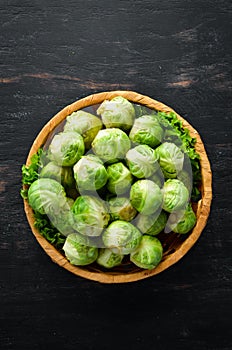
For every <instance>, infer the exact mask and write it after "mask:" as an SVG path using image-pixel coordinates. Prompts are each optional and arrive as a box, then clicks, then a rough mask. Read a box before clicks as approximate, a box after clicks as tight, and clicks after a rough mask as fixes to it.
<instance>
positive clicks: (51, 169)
mask: <svg viewBox="0 0 232 350" xmlns="http://www.w3.org/2000/svg"><path fill="white" fill-rule="evenodd" d="M39 177H40V178H45V177H46V178H49V179H54V180H56V181H58V182H59V183H61V185H62V186H64V188H65V189H66V188H73V187H75V180H74V177H73V170H72V168H70V167H61V166H59V165H57V164H56V163H54V162H49V163H48V164H46V165H45V166H44V167H43V168H42V169H41V171H40V174H39Z"/></svg>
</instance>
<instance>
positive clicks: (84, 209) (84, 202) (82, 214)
mask: <svg viewBox="0 0 232 350" xmlns="http://www.w3.org/2000/svg"><path fill="white" fill-rule="evenodd" d="M72 212H73V214H74V215H73V218H74V223H73V228H74V229H75V230H76V231H78V232H80V233H81V234H83V235H87V236H100V234H101V232H102V230H103V228H104V227H106V226H107V224H108V221H109V219H110V215H109V213H108V208H107V207H106V205H105V203H104V202H103V201H102V200H100V199H98V198H95V197H93V196H80V197H78V198H77V199H76V200H75V202H74V204H73V206H72Z"/></svg>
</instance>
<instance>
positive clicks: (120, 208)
mask: <svg viewBox="0 0 232 350" xmlns="http://www.w3.org/2000/svg"><path fill="white" fill-rule="evenodd" d="M109 211H110V216H111V220H124V221H131V220H132V219H134V217H135V215H136V214H137V211H136V210H135V208H133V207H132V205H131V203H130V200H129V199H128V198H126V197H113V198H110V199H109Z"/></svg>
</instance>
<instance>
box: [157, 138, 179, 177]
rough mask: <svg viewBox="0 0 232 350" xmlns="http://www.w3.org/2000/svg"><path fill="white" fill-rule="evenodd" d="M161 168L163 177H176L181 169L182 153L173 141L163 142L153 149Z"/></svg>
mask: <svg viewBox="0 0 232 350" xmlns="http://www.w3.org/2000/svg"><path fill="white" fill-rule="evenodd" d="M155 153H156V155H157V157H158V161H159V164H160V167H161V170H162V172H163V174H164V177H165V178H170V179H173V178H176V177H177V174H178V173H179V172H180V171H181V170H182V168H183V163H184V153H183V152H182V151H181V150H180V148H179V147H177V146H176V145H175V144H174V143H171V142H164V143H162V145H160V146H158V147H157V148H156V149H155Z"/></svg>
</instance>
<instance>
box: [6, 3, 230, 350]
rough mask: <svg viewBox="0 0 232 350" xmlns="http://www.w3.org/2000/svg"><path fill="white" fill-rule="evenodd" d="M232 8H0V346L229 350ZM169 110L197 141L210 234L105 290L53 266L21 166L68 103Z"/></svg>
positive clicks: (149, 5) (47, 5)
mask: <svg viewBox="0 0 232 350" xmlns="http://www.w3.org/2000/svg"><path fill="white" fill-rule="evenodd" d="M231 22H232V2H231V1H230V0H218V1H215V0H196V1H193V0H169V1H168V0H163V1H160V0H159V1H158V0H134V1H133V0H129V1H127V0H119V1H116V0H98V1H95V0H63V1H61V0H46V1H45V0H30V1H29V0H1V1H0V28H1V30H0V60H1V65H0V102H1V115H0V123H1V124H0V125H1V135H0V136H1V137H0V144H1V161H0V192H1V197H0V202H1V212H0V225H1V226H0V227H1V235H0V348H1V349H4V350H7V349H17V350H21V349H24V350H27V349H28V350H31V349H34V350H38V349H49V348H50V347H52V346H57V347H58V348H62V349H81V350H90V349H93V350H95V349H96V350H98V349H126V348H127V347H128V346H131V348H133V349H148V348H150V349H161V350H165V349H194V350H195V349H197V350H198V349H199V350H203V349H204V350H209V349H210V350H215V349H223V350H228V349H232V339H231V311H232V303H231V301H232V297H231V292H232V285H231V280H232V279H231V272H232V265H231V237H232V235H231V217H232V212H231V195H232V190H231V170H232V169H231V158H232V155H231V151H232V146H231V137H232V133H231V129H232V128H231V126H232V125H231V124H232V123H231V121H232V104H231V100H232V75H231V74H232V69H231V65H232V60H231V58H232V45H231V44H232V42H231V37H232V27H231ZM116 89H125V90H134V91H138V92H140V93H142V94H144V95H148V96H150V97H152V98H155V99H158V100H160V101H163V102H164V103H166V104H167V105H170V106H171V107H173V108H174V109H175V110H176V111H177V112H179V113H180V114H181V115H182V116H183V117H184V118H186V119H187V120H188V121H189V122H190V123H191V124H192V125H193V126H194V127H195V128H196V129H197V130H198V132H199V133H200V134H201V136H202V139H203V141H204V144H205V147H206V150H207V153H208V156H209V159H210V162H211V165H212V171H213V192H214V196H213V203H212V209H211V214H210V217H209V220H208V224H207V226H206V228H205V230H204V232H203V233H202V235H201V237H200V239H199V240H198V241H197V243H196V245H195V246H194V247H193V248H192V249H191V251H190V252H188V254H187V255H186V256H185V257H184V258H183V259H182V260H181V261H180V262H178V263H177V264H175V265H174V266H172V267H171V268H169V269H168V270H167V271H166V272H163V273H161V274H159V275H157V276H155V277H152V278H149V279H146V280H143V281H140V282H134V283H131V284H120V285H103V284H99V283H97V282H92V281H89V280H85V279H83V278H81V277H77V276H74V275H72V274H71V273H69V272H67V271H66V270H64V269H62V268H60V267H58V266H57V265H55V264H54V263H52V262H51V260H50V258H49V257H48V256H47V255H46V254H45V253H44V251H43V250H42V249H41V247H40V246H39V245H38V243H37V242H36V240H35V239H34V236H33V235H32V233H31V231H30V229H29V225H28V223H27V221H26V217H25V214H24V209H23V202H22V199H21V198H20V196H19V190H20V186H21V166H22V164H23V163H24V162H25V160H26V157H27V154H28V151H29V149H30V147H31V144H32V142H33V140H34V138H35V137H36V135H37V134H38V132H39V131H40V130H41V128H42V127H43V126H44V124H45V123H46V122H47V121H48V120H49V119H50V118H51V117H52V116H53V115H54V114H55V113H56V112H58V111H59V110H60V109H61V108H63V107H64V106H65V105H67V104H69V103H71V102H73V101H75V100H76V99H79V98H81V97H84V96H86V95H89V94H91V93H95V92H100V91H107V90H116Z"/></svg>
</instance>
